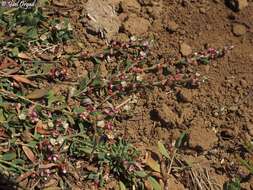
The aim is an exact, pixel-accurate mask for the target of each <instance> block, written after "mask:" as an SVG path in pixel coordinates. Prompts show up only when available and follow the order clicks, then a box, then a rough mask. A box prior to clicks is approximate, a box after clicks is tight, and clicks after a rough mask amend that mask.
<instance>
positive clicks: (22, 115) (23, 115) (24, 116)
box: [18, 113, 26, 120]
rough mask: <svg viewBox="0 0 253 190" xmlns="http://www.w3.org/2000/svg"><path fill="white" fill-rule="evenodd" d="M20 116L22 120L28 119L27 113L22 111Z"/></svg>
mask: <svg viewBox="0 0 253 190" xmlns="http://www.w3.org/2000/svg"><path fill="white" fill-rule="evenodd" d="M18 118H19V119H20V120H25V119H26V115H25V114H24V113H21V114H19V116H18Z"/></svg>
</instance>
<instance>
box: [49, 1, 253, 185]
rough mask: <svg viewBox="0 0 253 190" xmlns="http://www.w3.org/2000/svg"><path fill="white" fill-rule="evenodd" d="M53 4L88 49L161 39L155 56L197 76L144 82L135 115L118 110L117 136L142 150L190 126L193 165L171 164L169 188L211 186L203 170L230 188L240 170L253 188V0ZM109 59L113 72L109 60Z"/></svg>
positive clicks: (169, 141)
mask: <svg viewBox="0 0 253 190" xmlns="http://www.w3.org/2000/svg"><path fill="white" fill-rule="evenodd" d="M228 2H238V4H232V5H229V3H228ZM53 5H54V8H53V9H52V10H53V13H54V14H57V15H59V17H61V16H63V17H64V16H67V17H69V18H70V19H71V25H72V27H73V28H74V32H75V35H76V36H78V37H79V39H78V41H79V42H81V43H82V44H84V46H85V49H86V50H87V52H88V53H93V52H99V51H101V50H102V49H103V48H104V47H106V46H107V42H108V41H111V40H116V41H122V42H126V41H129V40H133V41H134V38H135V37H141V38H143V39H149V40H153V41H154V45H153V47H152V48H151V52H150V53H151V55H152V56H151V57H152V58H150V61H151V62H156V63H161V64H170V65H171V66H170V69H171V70H172V72H174V73H176V74H177V73H180V72H183V73H195V75H196V76H198V78H199V81H198V85H196V86H194V87H192V86H191V87H188V88H187V87H185V86H184V87H182V86H173V87H168V86H162V87H154V88H152V89H151V90H140V91H139V92H138V93H136V94H135V95H136V97H137V102H136V103H135V106H134V108H133V110H131V117H126V118H124V117H123V118H118V119H117V127H115V130H114V136H120V137H124V138H125V139H127V140H128V141H129V142H131V143H133V144H134V145H135V146H136V147H137V148H138V149H140V150H143V151H144V150H146V149H152V150H155V149H156V145H157V142H158V141H159V140H162V141H163V142H164V144H165V145H166V147H170V146H172V145H173V144H175V141H176V139H178V138H179V137H180V135H181V134H182V133H183V132H187V134H189V136H188V139H187V143H186V144H187V145H185V147H183V148H182V149H180V150H179V154H178V155H179V157H180V158H181V159H180V160H181V161H182V160H183V161H184V162H186V163H188V164H190V165H191V166H192V170H191V171H192V172H191V173H188V172H173V171H172V172H171V173H172V176H171V178H170V182H169V183H170V185H169V187H170V190H177V189H209V188H208V187H201V182H198V181H197V179H203V178H201V177H200V178H198V177H196V176H202V175H203V176H205V177H207V178H208V179H209V180H208V181H212V182H213V184H216V187H215V188H213V189H223V186H224V184H225V182H227V181H229V180H233V179H235V178H240V179H241V187H242V189H245V190H252V189H253V176H252V173H250V170H248V169H247V167H246V166H245V165H243V164H242V163H241V162H240V159H244V160H249V161H253V155H252V150H251V152H250V151H248V150H247V148H246V145H247V144H252V142H253V1H252V0H248V1H243V0H241V1H240V0H238V1H232V0H231V1H225V2H224V1H223V0H222V1H219V0H103V1H101V0H86V1H78V0H76V1H74V0H70V1H53ZM231 46H233V48H232V49H231V50H230V51H229V52H228V53H227V54H226V55H225V56H224V57H223V58H221V59H217V60H215V61H213V62H212V63H211V64H203V65H197V66H194V67H193V66H186V67H182V68H177V67H176V66H175V65H174V63H175V61H176V60H179V59H181V58H184V57H187V56H189V55H192V54H194V53H195V52H199V51H201V50H204V49H206V48H209V47H212V48H223V47H231ZM66 51H68V50H66ZM69 51H74V50H73V49H72V48H70V49H69ZM76 64H77V65H76V67H77V68H78V73H77V74H76V73H72V77H73V78H72V79H73V81H75V78H78V77H79V76H81V75H82V74H83V73H84V72H87V71H86V70H88V69H87V68H88V67H89V65H86V62H82V61H80V62H78V63H76ZM103 67H104V70H103V71H102V73H104V75H105V76H106V75H107V70H109V68H110V65H109V63H108V64H107V65H104V66H103ZM152 77H153V78H152V79H153V80H154V81H157V80H158V81H162V80H163V79H164V77H165V75H163V73H162V72H158V73H155V74H153V76H152ZM192 174H196V176H195V177H192ZM194 180H195V181H194ZM198 184H200V186H198ZM231 190H232V189H231Z"/></svg>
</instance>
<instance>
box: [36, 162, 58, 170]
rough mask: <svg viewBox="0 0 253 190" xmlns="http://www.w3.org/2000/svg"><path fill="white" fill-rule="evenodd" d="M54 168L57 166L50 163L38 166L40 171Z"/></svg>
mask: <svg viewBox="0 0 253 190" xmlns="http://www.w3.org/2000/svg"><path fill="white" fill-rule="evenodd" d="M55 166H58V165H57V164H54V163H50V164H41V165H39V168H40V169H48V168H52V167H55Z"/></svg>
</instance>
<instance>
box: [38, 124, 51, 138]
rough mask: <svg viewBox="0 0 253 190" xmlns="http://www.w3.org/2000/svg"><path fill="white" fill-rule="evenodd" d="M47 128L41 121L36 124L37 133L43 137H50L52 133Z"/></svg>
mask: <svg viewBox="0 0 253 190" xmlns="http://www.w3.org/2000/svg"><path fill="white" fill-rule="evenodd" d="M46 129H47V126H46V125H45V124H43V123H42V121H39V122H38V123H37V124H36V127H35V131H36V132H37V133H39V134H41V135H49V134H50V131H47V130H46Z"/></svg>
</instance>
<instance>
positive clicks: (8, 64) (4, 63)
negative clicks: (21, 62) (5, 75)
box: [0, 57, 18, 70]
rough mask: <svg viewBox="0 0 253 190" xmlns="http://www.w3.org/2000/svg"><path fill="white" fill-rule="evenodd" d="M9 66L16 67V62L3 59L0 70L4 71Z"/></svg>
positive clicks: (6, 58)
mask: <svg viewBox="0 0 253 190" xmlns="http://www.w3.org/2000/svg"><path fill="white" fill-rule="evenodd" d="M10 66H18V64H17V63H16V61H14V60H13V59H11V58H8V57H5V58H4V60H3V61H2V62H0V70H1V69H6V68H8V67H10Z"/></svg>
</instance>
